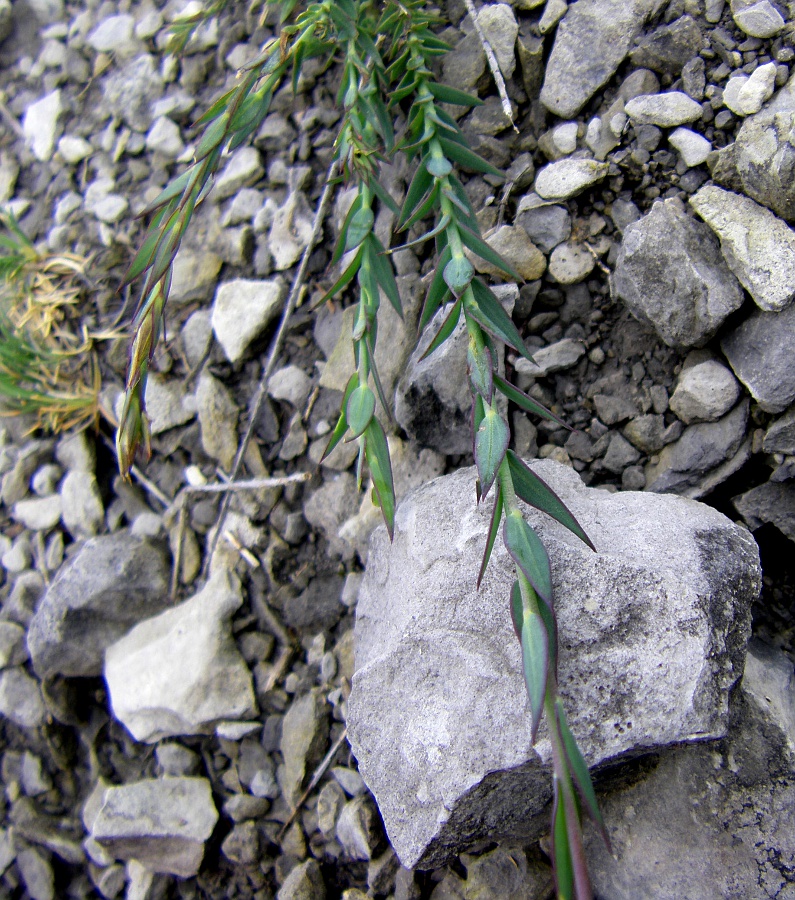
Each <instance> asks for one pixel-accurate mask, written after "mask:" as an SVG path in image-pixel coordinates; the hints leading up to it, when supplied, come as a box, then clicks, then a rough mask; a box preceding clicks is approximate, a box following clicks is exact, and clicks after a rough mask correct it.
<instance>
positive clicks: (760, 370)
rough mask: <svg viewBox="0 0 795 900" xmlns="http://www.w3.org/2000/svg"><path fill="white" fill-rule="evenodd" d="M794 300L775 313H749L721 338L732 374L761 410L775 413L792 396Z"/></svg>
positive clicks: (794, 392) (794, 382) (794, 396)
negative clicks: (749, 314)
mask: <svg viewBox="0 0 795 900" xmlns="http://www.w3.org/2000/svg"><path fill="white" fill-rule="evenodd" d="M793 347H795V304H792V303H791V304H790V305H789V306H788V307H787V308H786V309H784V310H782V311H781V312H779V313H767V312H762V311H761V310H759V311H757V312H755V313H754V314H753V315H751V316H749V318H747V319H746V320H745V322H743V323H742V324H741V325H739V326H738V327H737V328H735V330H734V331H733V332H732V333H731V334H729V335H727V336H726V337H725V338H724V339H723V341H722V342H721V349H722V350H723V352H724V354H725V356H726V359H728V361H729V365H730V366H731V367H732V369H733V370H734V374H735V375H736V376H737V377H738V378H739V379H740V381H742V383H743V384H744V385H745V386H746V387H747V388H748V390H749V391H750V392H751V396H752V397H753V398H754V400H756V401H757V403H758V404H759V405H760V406H761V407H762V409H763V410H765V412H771V413H778V412H782V411H783V410H785V409H786V408H787V407H788V406H789V405H790V404H791V403H792V401H793V400H795V365H793V358H792V348H793Z"/></svg>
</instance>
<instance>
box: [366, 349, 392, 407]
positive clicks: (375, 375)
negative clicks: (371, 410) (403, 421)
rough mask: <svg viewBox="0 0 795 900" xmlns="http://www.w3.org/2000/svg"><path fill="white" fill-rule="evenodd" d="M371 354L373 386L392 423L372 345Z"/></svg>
mask: <svg viewBox="0 0 795 900" xmlns="http://www.w3.org/2000/svg"><path fill="white" fill-rule="evenodd" d="M369 340H371V337H370V335H368V343H369ZM369 352H370V374H371V375H372V377H373V384H374V385H375V392H376V394H378V402H379V403H380V404H381V409H383V411H384V412H385V413H386V415H387V418H388V419H389V421H390V422H391V421H392V413H391V412H390V411H389V407H388V406H387V403H386V395H385V394H384V389H383V387H382V386H381V379H380V378H379V377H378V369H377V368H376V365H375V354H374V353H373V347H372V344H370V345H369Z"/></svg>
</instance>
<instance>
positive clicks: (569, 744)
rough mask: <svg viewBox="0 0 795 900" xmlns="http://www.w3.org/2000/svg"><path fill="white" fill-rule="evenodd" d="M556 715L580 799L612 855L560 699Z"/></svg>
mask: <svg viewBox="0 0 795 900" xmlns="http://www.w3.org/2000/svg"><path fill="white" fill-rule="evenodd" d="M555 713H556V715H557V718H558V727H559V730H560V736H561V738H562V739H563V749H564V751H565V753H566V759H567V760H568V762H569V771H570V772H571V776H572V778H573V779H574V783H575V785H576V786H577V790H578V792H579V794H580V797H582V801H583V803H584V804H585V808H586V810H587V812H588V815H589V816H590V817H591V819H592V821H593V822H594V824H595V825H596V827H597V828H598V829H599V833H600V834H601V835H602V839H603V840H604V842H605V845H606V846H607V849H608V850H609V851H610V852H611V853H612V848H611V846H610V837H609V835H608V834H607V829H606V828H605V823H604V819H603V818H602V813H601V812H600V810H599V803H598V802H597V800H596V793H595V791H594V789H593V782H592V781H591V773H590V772H589V771H588V765H587V764H586V762H585V760H584V759H583V756H582V753H581V752H580V748H579V747H578V746H577V741H576V740H575V739H574V735H573V734H572V733H571V729H570V728H569V723H568V722H567V721H566V713H565V711H564V709H563V704H562V702H561V700H560V699H557V700H556V701H555Z"/></svg>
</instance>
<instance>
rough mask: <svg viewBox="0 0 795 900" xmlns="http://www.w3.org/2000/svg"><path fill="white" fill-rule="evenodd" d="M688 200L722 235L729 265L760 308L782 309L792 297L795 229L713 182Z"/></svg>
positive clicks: (794, 268)
mask: <svg viewBox="0 0 795 900" xmlns="http://www.w3.org/2000/svg"><path fill="white" fill-rule="evenodd" d="M690 205H691V206H692V207H693V209H694V210H695V211H696V212H697V213H698V214H699V216H701V218H702V219H703V220H704V221H705V222H706V223H707V225H709V226H710V228H712V230H713V231H714V232H715V234H717V236H718V237H719V238H720V245H721V250H722V251H723V256H724V258H725V259H726V262H727V263H728V265H729V268H730V269H731V270H732V272H734V274H735V275H736V276H737V278H738V280H739V281H740V284H742V286H743V287H744V288H745V289H746V290H747V291H748V293H749V294H750V295H751V296H752V297H753V298H754V302H755V303H756V305H757V306H758V307H759V308H760V309H763V310H766V311H767V312H778V311H779V310H781V309H783V308H784V307H785V306H787V305H788V304H789V303H790V302H791V301H792V298H793V296H794V295H795V231H793V230H792V229H791V228H790V227H789V226H788V225H786V224H785V223H784V222H782V221H781V219H779V218H778V217H777V216H775V215H773V213H771V212H770V211H769V210H767V209H765V208H764V207H763V206H760V205H759V204H758V203H755V202H754V201H753V200H750V199H749V198H748V197H743V196H742V195H741V194H733V193H732V192H731V191H724V190H722V189H721V188H719V187H714V186H712V185H710V186H707V187H703V188H701V190H699V191H698V193H697V194H695V195H694V196H692V197H691V198H690Z"/></svg>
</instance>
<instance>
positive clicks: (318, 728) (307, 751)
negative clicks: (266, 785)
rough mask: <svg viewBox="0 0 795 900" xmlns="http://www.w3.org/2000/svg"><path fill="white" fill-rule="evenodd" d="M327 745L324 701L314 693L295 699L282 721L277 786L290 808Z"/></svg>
mask: <svg viewBox="0 0 795 900" xmlns="http://www.w3.org/2000/svg"><path fill="white" fill-rule="evenodd" d="M327 741H328V712H327V703H326V700H325V697H323V696H322V695H321V693H320V692H319V691H317V690H314V691H310V692H309V693H308V694H305V695H304V696H303V697H299V698H298V699H297V700H296V701H294V703H293V704H292V706H291V707H290V709H289V710H288V711H287V714H286V715H285V717H284V722H283V724H282V737H281V744H280V750H281V753H282V758H283V759H284V767H283V769H281V770H280V771H279V782H280V784H281V787H282V791H283V792H284V796H285V799H286V800H287V802H288V803H289V804H290V805H291V806H294V805H295V803H296V801H297V800H298V798H299V797H300V796H301V788H302V787H303V784H304V779H305V778H306V775H307V773H308V772H309V771H310V770H311V767H312V766H314V765H315V763H317V762H319V761H320V758H321V757H322V755H323V751H324V750H325V749H326V743H327Z"/></svg>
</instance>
